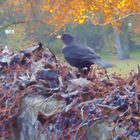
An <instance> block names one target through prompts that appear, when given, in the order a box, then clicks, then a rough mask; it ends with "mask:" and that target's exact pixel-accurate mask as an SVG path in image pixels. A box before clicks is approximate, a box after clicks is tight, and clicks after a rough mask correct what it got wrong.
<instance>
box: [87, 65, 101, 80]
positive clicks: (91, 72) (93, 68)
mask: <svg viewBox="0 0 140 140" xmlns="http://www.w3.org/2000/svg"><path fill="white" fill-rule="evenodd" d="M98 69H99V66H98V65H96V64H94V65H91V66H90V70H89V73H88V76H87V77H88V79H93V78H94V77H96V71H97V70H98Z"/></svg>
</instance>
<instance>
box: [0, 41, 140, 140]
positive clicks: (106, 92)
mask: <svg viewBox="0 0 140 140" xmlns="http://www.w3.org/2000/svg"><path fill="white" fill-rule="evenodd" d="M0 79H1V80H0V84H1V85H0V138H1V137H2V138H5V139H6V138H7V137H8V136H9V134H11V133H12V129H10V125H11V124H12V125H14V124H13V123H14V119H15V117H18V115H19V114H20V112H19V105H20V102H21V100H22V98H24V97H25V96H27V95H29V94H33V95H42V96H44V98H45V102H47V100H49V99H50V98H52V97H53V98H55V99H56V100H64V101H65V103H66V105H65V106H63V107H62V108H60V109H59V110H52V111H51V113H49V114H47V113H45V112H42V111H40V112H38V117H37V118H38V121H39V122H40V123H41V124H42V127H44V131H46V133H47V132H50V136H49V137H50V139H53V140H65V139H66V140H76V139H79V140H80V139H82V138H83V137H86V135H87V132H88V130H89V129H90V128H91V127H94V126H95V125H96V124H98V123H100V122H107V123H109V124H110V125H111V127H112V136H111V138H110V139H114V140H128V139H131V140H137V139H140V124H139V122H140V117H139V116H140V69H139V68H138V73H134V72H131V73H130V75H129V77H126V78H124V77H122V76H119V75H116V74H113V75H108V73H107V72H106V70H103V69H100V68H98V67H95V66H93V67H91V70H90V71H89V72H88V73H85V72H82V71H81V72H79V71H78V70H75V69H72V68H71V67H70V66H68V65H66V64H62V63H60V62H59V61H58V60H57V59H56V57H55V55H54V54H53V53H52V52H51V51H50V50H49V49H47V48H43V47H42V44H41V43H38V44H36V45H34V46H33V47H31V48H28V49H26V50H22V51H20V52H18V53H13V52H11V51H9V49H8V48H4V49H2V50H1V52H0ZM117 128H123V129H124V131H123V133H120V132H118V131H117Z"/></svg>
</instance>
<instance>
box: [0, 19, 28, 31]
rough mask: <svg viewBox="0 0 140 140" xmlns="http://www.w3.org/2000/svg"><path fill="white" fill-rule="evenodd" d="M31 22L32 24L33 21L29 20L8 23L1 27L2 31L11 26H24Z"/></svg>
mask: <svg viewBox="0 0 140 140" xmlns="http://www.w3.org/2000/svg"><path fill="white" fill-rule="evenodd" d="M29 22H31V21H29V20H25V21H24V20H23V21H14V22H11V23H8V24H7V25H4V26H2V27H0V31H1V30H4V29H6V28H8V27H9V26H11V25H17V24H24V23H29Z"/></svg>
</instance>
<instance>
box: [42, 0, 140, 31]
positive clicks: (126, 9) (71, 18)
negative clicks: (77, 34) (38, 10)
mask: <svg viewBox="0 0 140 140" xmlns="http://www.w3.org/2000/svg"><path fill="white" fill-rule="evenodd" d="M139 7H140V2H139V0H117V1H116V0H98V1H97V0H88V1H87V0H73V1H71V0H53V1H52V0H48V1H46V2H45V3H44V5H43V10H45V11H47V12H48V13H49V14H48V17H47V21H48V23H49V24H53V25H54V26H55V27H56V28H59V29H60V28H62V27H64V26H65V25H67V24H68V23H70V22H74V23H78V24H83V23H84V22H86V21H91V22H92V23H93V24H95V25H97V24H100V25H106V24H109V23H112V24H115V23H116V21H118V20H120V19H122V18H124V17H127V16H129V15H133V14H136V13H139V12H140V9H139Z"/></svg>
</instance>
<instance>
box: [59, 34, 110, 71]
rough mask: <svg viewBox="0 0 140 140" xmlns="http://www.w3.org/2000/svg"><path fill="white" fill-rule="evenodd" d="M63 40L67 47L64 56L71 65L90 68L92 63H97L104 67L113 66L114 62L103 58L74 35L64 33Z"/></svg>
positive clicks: (64, 49)
mask: <svg viewBox="0 0 140 140" xmlns="http://www.w3.org/2000/svg"><path fill="white" fill-rule="evenodd" d="M61 40H62V41H63V43H64V44H65V47H64V48H63V54H64V57H65V59H66V61H67V62H68V63H69V64H70V65H72V66H74V67H76V68H78V69H82V68H84V67H87V68H88V69H89V68H90V66H91V65H92V64H97V65H99V66H100V67H102V68H109V67H112V64H109V63H107V62H105V61H104V60H102V59H101V57H100V56H99V55H98V54H97V53H96V52H95V51H94V50H93V49H91V48H90V47H88V46H87V45H85V44H83V43H82V42H81V41H80V40H78V39H77V38H75V37H74V36H72V35H70V34H63V35H62V36H61Z"/></svg>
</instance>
